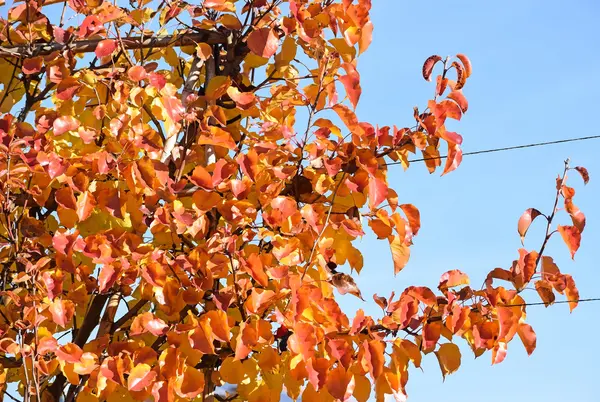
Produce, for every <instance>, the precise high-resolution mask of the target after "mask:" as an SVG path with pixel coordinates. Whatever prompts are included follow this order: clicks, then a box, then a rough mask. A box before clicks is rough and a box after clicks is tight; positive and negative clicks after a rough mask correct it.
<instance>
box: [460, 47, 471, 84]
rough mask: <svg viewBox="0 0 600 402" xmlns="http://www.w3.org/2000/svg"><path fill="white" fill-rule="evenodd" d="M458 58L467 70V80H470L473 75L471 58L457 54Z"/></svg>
mask: <svg viewBox="0 0 600 402" xmlns="http://www.w3.org/2000/svg"><path fill="white" fill-rule="evenodd" d="M456 58H457V59H459V60H460V61H461V63H462V64H463V67H464V69H465V75H466V77H467V78H469V77H470V76H471V73H472V68H471V60H469V58H468V57H467V56H465V55H464V54H462V53H459V54H457V55H456Z"/></svg>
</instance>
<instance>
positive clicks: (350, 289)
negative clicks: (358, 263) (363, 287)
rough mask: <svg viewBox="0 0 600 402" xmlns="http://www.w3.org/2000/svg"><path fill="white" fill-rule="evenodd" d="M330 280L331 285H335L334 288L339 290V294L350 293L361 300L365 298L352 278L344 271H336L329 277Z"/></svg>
mask: <svg viewBox="0 0 600 402" xmlns="http://www.w3.org/2000/svg"><path fill="white" fill-rule="evenodd" d="M330 282H331V284H332V285H333V286H335V287H336V289H337V290H338V292H340V294H341V295H345V294H346V293H350V294H351V295H354V296H356V297H358V298H359V299H361V300H363V301H364V300H365V299H363V297H362V294H361V293H360V290H359V289H358V286H356V282H354V278H352V277H351V276H350V275H348V274H344V273H337V274H335V275H333V276H332V277H331V279H330Z"/></svg>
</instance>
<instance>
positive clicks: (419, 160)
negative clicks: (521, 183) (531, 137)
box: [386, 135, 600, 166]
mask: <svg viewBox="0 0 600 402" xmlns="http://www.w3.org/2000/svg"><path fill="white" fill-rule="evenodd" d="M597 138H600V135H592V136H589V137H578V138H567V139H564V140H556V141H548V142H537V143H533V144H525V145H515V146H512V147H504V148H493V149H483V150H479V151H472V152H464V153H463V156H468V155H479V154H489V153H492V152H502V151H511V150H513V149H523V148H534V147H541V146H546V145H555V144H563V143H565V142H574V141H586V140H593V139H597ZM447 157H448V155H441V156H434V157H430V158H420V159H411V160H409V161H408V162H409V163H410V162H424V161H428V160H435V159H446V158H447ZM401 163H402V162H390V163H386V165H387V166H392V165H399V164H401Z"/></svg>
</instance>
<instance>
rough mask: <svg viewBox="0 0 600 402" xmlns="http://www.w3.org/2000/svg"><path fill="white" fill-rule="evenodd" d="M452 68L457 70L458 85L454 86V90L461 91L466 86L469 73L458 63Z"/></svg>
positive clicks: (453, 64)
mask: <svg viewBox="0 0 600 402" xmlns="http://www.w3.org/2000/svg"><path fill="white" fill-rule="evenodd" d="M452 67H454V69H455V70H456V85H455V86H454V89H461V88H462V87H464V86H465V82H466V81H467V73H466V72H465V70H464V68H463V66H462V65H461V64H460V63H458V62H456V61H454V62H452Z"/></svg>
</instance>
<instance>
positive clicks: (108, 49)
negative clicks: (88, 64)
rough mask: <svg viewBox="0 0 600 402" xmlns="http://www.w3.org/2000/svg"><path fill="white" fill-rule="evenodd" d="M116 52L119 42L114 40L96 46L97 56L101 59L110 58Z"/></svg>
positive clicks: (107, 40)
mask: <svg viewBox="0 0 600 402" xmlns="http://www.w3.org/2000/svg"><path fill="white" fill-rule="evenodd" d="M115 50H117V41H116V40H113V39H105V40H103V41H100V42H99V43H98V45H97V46H96V50H95V53H96V56H97V57H98V58H99V59H101V58H102V57H106V56H110V55H111V54H112V53H113V52H114V51H115Z"/></svg>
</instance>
